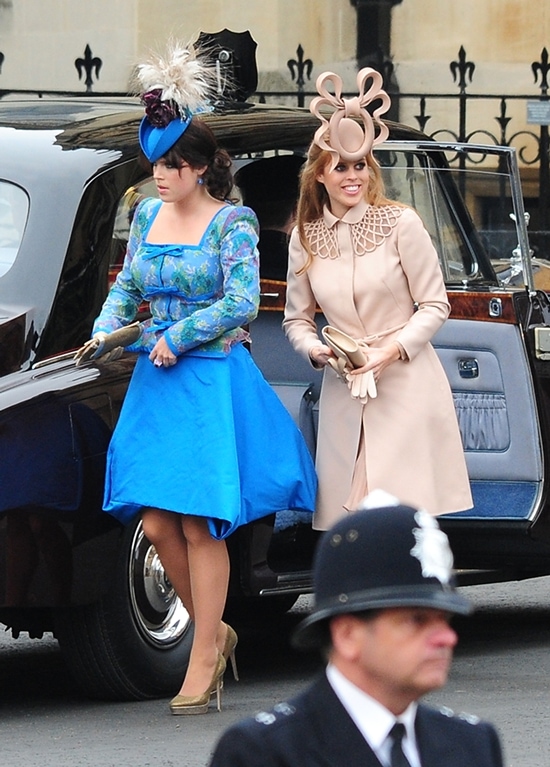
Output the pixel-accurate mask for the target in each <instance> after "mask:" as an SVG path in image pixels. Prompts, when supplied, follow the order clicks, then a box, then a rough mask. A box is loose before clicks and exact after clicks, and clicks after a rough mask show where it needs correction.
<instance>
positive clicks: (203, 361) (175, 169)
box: [93, 78, 316, 714]
mask: <svg viewBox="0 0 550 767" xmlns="http://www.w3.org/2000/svg"><path fill="white" fill-rule="evenodd" d="M145 79H146V78H145ZM159 79H161V78H157V81H155V85H156V87H155V88H153V89H150V90H149V91H148V92H147V93H145V95H144V97H143V100H144V103H145V106H146V114H145V117H144V118H143V120H142V123H141V125H140V144H141V148H142V150H143V152H144V154H145V156H146V157H147V159H148V160H149V162H150V163H151V164H152V169H153V177H154V180H155V183H156V186H157V190H158V195H159V198H160V199H152V198H148V199H145V200H143V201H142V202H141V203H140V204H139V206H138V207H137V209H136V212H135V215H134V218H133V221H132V226H131V231H130V237H129V243H128V250H127V253H126V257H125V261H124V265H123V268H122V270H121V272H120V273H119V275H118V277H117V280H116V282H115V284H114V285H113V287H112V289H111V291H110V293H109V296H108V297H107V300H106V301H105V304H104V306H103V308H102V311H101V314H100V315H99V317H98V318H97V320H96V322H95V324H94V331H93V332H94V336H99V337H100V338H103V337H104V334H107V333H110V332H112V331H113V330H116V329H118V328H120V327H123V326H125V325H127V324H129V323H130V322H132V321H133V319H134V318H135V316H136V313H137V311H138V308H139V306H140V304H141V302H142V301H143V300H144V299H146V300H148V301H149V305H150V311H151V319H150V320H147V321H146V322H144V323H143V324H142V332H141V336H140V338H139V339H138V341H136V342H135V343H134V344H133V345H132V346H131V347H128V348H129V349H130V350H132V351H135V352H138V360H137V364H136V367H135V371H134V374H133V376H132V380H131V382H130V386H129V388H128V393H127V395H126V399H125V402H124V406H123V408H122V412H121V415H120V418H119V421H118V423H117V426H116V429H115V432H114V434H113V437H112V440H111V444H110V448H109V454H108V463H107V479H106V488H105V501H104V508H105V509H106V510H107V511H109V512H110V513H111V514H113V515H114V516H116V517H117V518H118V519H120V520H121V521H123V522H128V521H130V520H132V519H134V518H135V517H136V515H138V514H141V518H142V520H143V527H144V531H145V534H146V535H147V537H148V538H149V540H150V541H151V542H152V543H153V544H154V545H155V547H156V549H157V552H158V555H159V557H160V559H161V562H162V564H163V566H164V568H165V570H166V573H167V575H168V578H169V579H170V581H171V583H172V585H173V586H174V588H175V590H176V592H177V594H178V595H179V596H180V598H181V600H182V602H183V604H184V605H185V607H186V608H187V610H188V612H189V614H190V616H191V618H192V619H193V621H194V639H193V645H192V649H191V655H190V660H189V666H188V669H187V673H186V675H185V678H184V680H183V684H182V687H181V690H180V692H179V694H178V695H176V697H175V698H174V699H173V700H172V701H171V704H170V707H171V711H172V713H174V714H191V713H193V714H195V713H205V712H206V711H207V710H208V705H209V702H210V699H211V696H212V695H213V694H215V693H217V696H218V709H219V707H220V698H219V693H220V687H221V684H222V678H223V673H224V670H225V666H226V661H227V659H228V658H229V657H230V656H231V658H232V659H233V658H234V649H235V645H236V643H237V636H236V634H235V632H234V631H233V629H232V628H231V627H229V626H228V625H227V624H225V623H224V622H222V614H223V610H224V607H225V600H226V595H227V587H228V580H229V559H228V553H227V548H226V543H225V538H226V537H227V536H228V535H229V534H230V533H231V532H233V531H234V530H235V529H236V528H237V527H238V526H239V525H241V524H244V523H246V522H248V521H250V520H252V519H254V518H259V517H262V516H265V515H268V514H271V513H273V512H275V511H279V510H283V509H291V508H294V509H300V510H308V511H312V510H313V507H314V500H315V492H316V479H315V475H314V469H313V464H312V461H311V458H310V455H309V452H308V450H307V447H306V445H305V443H304V441H303V439H302V437H301V435H300V433H299V431H298V429H297V428H296V427H295V425H294V423H293V421H292V419H291V418H290V416H289V415H288V413H287V412H286V410H285V409H284V408H283V406H282V405H281V403H280V401H279V399H278V398H277V396H276V395H275V393H274V392H273V391H272V389H271V388H270V387H269V386H268V384H267V383H266V381H265V380H264V379H263V377H262V375H261V373H260V371H259V370H258V368H257V367H256V366H255V364H254V362H253V360H252V359H251V357H250V355H249V353H248V351H247V350H246V349H245V348H244V347H243V342H244V341H246V340H247V338H248V336H247V333H246V331H245V330H244V329H243V327H242V326H243V325H245V324H246V323H248V322H250V321H252V320H253V319H254V317H255V316H256V314H257V311H258V305H259V278H258V252H257V249H256V243H257V240H258V233H257V221H256V218H255V215H254V213H253V212H252V210H250V209H249V208H246V207H239V206H235V205H233V204H230V203H228V202H227V200H228V198H229V196H230V194H231V190H232V176H231V160H230V158H229V156H228V154H227V153H226V152H225V151H224V150H222V149H220V148H219V147H218V146H217V143H216V140H215V137H214V135H213V133H212V131H211V130H210V128H209V127H208V126H207V125H206V124H205V123H204V122H203V121H202V120H201V119H200V118H198V117H196V116H192V114H191V111H192V110H191V109H190V108H187V107H185V106H182V104H181V100H180V103H176V102H175V101H174V100H173V98H171V99H166V98H164V94H165V93H166V88H165V89H164V90H163V88H162V87H161V86H158V85H157V82H158V80H159ZM145 90H146V89H145ZM171 93H173V91H171ZM195 111H196V110H195Z"/></svg>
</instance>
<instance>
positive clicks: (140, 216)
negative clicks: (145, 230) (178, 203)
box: [134, 197, 162, 227]
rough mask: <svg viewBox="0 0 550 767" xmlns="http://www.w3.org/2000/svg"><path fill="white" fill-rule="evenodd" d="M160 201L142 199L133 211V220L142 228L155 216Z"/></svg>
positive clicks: (160, 203)
mask: <svg viewBox="0 0 550 767" xmlns="http://www.w3.org/2000/svg"><path fill="white" fill-rule="evenodd" d="M161 205H162V201H161V200H159V199H157V198H156V197H144V198H143V200H141V201H140V202H139V203H138V204H137V205H136V209H135V211H134V218H135V219H136V220H137V222H138V223H139V224H140V225H141V226H142V227H143V226H145V225H146V224H147V223H148V222H149V220H150V219H151V218H152V217H153V216H154V215H156V214H157V212H158V210H159V208H160V206H161Z"/></svg>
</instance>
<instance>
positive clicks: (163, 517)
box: [142, 509, 195, 620]
mask: <svg viewBox="0 0 550 767" xmlns="http://www.w3.org/2000/svg"><path fill="white" fill-rule="evenodd" d="M142 522H143V531H144V533H145V535H146V536H147V538H148V539H149V540H150V542H151V543H152V544H153V546H154V547H155V548H156V550H157V554H158V555H159V558H160V561H161V562H162V566H163V567H164V569H165V570H166V575H167V576H168V579H169V580H170V583H171V584H172V586H173V587H174V589H175V591H176V594H177V595H178V596H179V598H180V599H181V601H182V602H183V604H184V607H185V609H186V610H187V612H188V613H189V616H190V618H191V620H194V619H195V611H194V608H193V598H192V595H191V583H190V578H189V563H188V556H187V541H186V540H185V536H184V535H183V529H182V525H181V516H180V515H179V514H174V513H173V512H169V511H163V510H161V509H144V510H143V512H142Z"/></svg>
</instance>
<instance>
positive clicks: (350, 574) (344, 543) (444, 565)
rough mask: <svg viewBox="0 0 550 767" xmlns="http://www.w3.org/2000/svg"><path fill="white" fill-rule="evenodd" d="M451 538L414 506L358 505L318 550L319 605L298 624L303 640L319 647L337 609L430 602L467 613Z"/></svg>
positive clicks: (298, 638)
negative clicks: (455, 570) (457, 585)
mask: <svg viewBox="0 0 550 767" xmlns="http://www.w3.org/2000/svg"><path fill="white" fill-rule="evenodd" d="M452 568H453V556H452V553H451V549H450V546H449V541H448V539H447V536H446V535H445V533H444V532H443V531H442V530H441V529H440V527H439V525H438V523H437V521H436V519H435V518H434V517H432V516H430V515H429V514H428V513H427V512H426V511H423V510H419V509H415V508H412V507H411V506H404V505H399V504H398V505H393V506H383V507H382V506H381V507H378V508H370V509H367V510H362V511H357V512H354V513H353V514H350V515H348V516H347V517H346V518H345V519H342V520H340V521H339V522H337V523H336V525H334V527H332V528H331V529H330V530H328V531H327V532H326V533H325V534H324V535H323V537H322V538H321V540H320V542H319V545H318V547H317V550H316V553H315V562H314V592H315V607H314V610H313V612H312V613H311V614H310V615H309V616H308V617H307V618H306V619H305V620H303V621H302V622H301V623H300V624H299V625H298V627H297V628H296V631H295V634H294V636H293V644H294V645H295V646H296V647H302V648H307V647H319V646H321V645H323V644H325V643H326V641H327V638H328V619H329V618H331V617H333V616H334V615H341V614H344V613H357V612H364V611H368V610H379V609H382V608H387V607H429V608H433V609H437V610H445V611H447V612H451V613H459V614H463V615H466V614H468V613H469V612H471V605H470V603H469V602H468V601H467V600H466V599H464V598H463V597H462V596H461V595H460V594H459V593H458V592H457V591H456V588H455V580H454V575H453V569H452Z"/></svg>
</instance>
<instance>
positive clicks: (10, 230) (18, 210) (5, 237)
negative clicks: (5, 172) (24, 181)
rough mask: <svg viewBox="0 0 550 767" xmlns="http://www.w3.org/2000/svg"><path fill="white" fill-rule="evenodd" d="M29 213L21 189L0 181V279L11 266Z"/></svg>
mask: <svg viewBox="0 0 550 767" xmlns="http://www.w3.org/2000/svg"><path fill="white" fill-rule="evenodd" d="M28 212H29V198H28V197H27V195H26V193H25V192H24V191H23V190H22V189H21V187H19V186H16V185H15V184H11V183H9V182H8V181H0V277H2V276H3V275H4V274H6V272H7V271H9V269H10V268H11V267H12V266H13V264H14V262H15V259H16V257H17V253H18V251H19V247H20V245H21V240H22V239H23V232H24V230H25V224H26V222H27V215H28Z"/></svg>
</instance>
